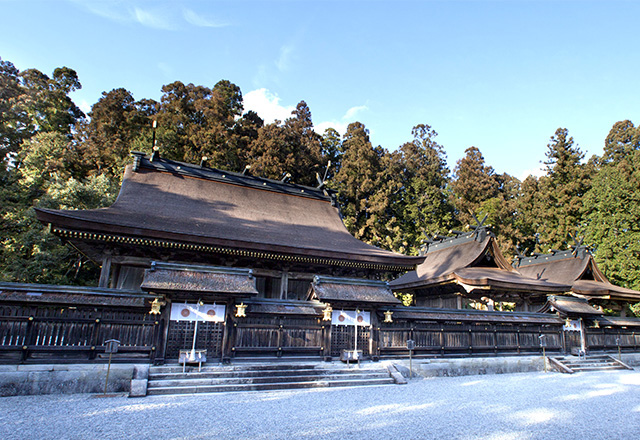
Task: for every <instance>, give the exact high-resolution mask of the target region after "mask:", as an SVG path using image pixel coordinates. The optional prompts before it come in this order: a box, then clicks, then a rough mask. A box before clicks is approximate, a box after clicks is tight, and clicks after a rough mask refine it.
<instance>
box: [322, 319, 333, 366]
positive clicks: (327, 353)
mask: <svg viewBox="0 0 640 440" xmlns="http://www.w3.org/2000/svg"><path fill="white" fill-rule="evenodd" d="M322 327H323V330H324V335H323V344H324V360H325V361H330V360H331V344H332V342H331V333H332V330H333V325H332V324H331V321H323V324H322Z"/></svg>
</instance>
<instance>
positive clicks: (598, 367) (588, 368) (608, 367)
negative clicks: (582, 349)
mask: <svg viewBox="0 0 640 440" xmlns="http://www.w3.org/2000/svg"><path fill="white" fill-rule="evenodd" d="M569 368H571V369H572V370H573V371H575V372H579V371H605V370H624V369H625V368H624V367H623V366H621V365H594V366H579V367H569Z"/></svg>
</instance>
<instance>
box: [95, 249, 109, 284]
mask: <svg viewBox="0 0 640 440" xmlns="http://www.w3.org/2000/svg"><path fill="white" fill-rule="evenodd" d="M110 275H111V256H110V255H109V256H106V257H104V258H103V259H102V268H101V269H100V281H99V282H98V287H109V276H110Z"/></svg>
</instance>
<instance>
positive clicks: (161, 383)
mask: <svg viewBox="0 0 640 440" xmlns="http://www.w3.org/2000/svg"><path fill="white" fill-rule="evenodd" d="M388 378H389V373H388V372H382V371H381V372H375V373H368V374H359V373H352V374H329V375H323V376H321V377H319V376H267V377H244V376H243V377H235V378H187V379H163V380H152V381H149V385H148V387H149V389H153V388H164V387H181V386H204V385H238V384H258V383H264V384H269V383H295V382H313V381H318V380H322V381H327V380H328V381H351V380H371V379H388Z"/></svg>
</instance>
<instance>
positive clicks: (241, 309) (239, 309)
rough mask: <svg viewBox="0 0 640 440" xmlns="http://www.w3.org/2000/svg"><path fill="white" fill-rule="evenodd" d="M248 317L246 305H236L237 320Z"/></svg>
mask: <svg viewBox="0 0 640 440" xmlns="http://www.w3.org/2000/svg"><path fill="white" fill-rule="evenodd" d="M246 317H247V305H246V304H245V303H240V304H236V318H246Z"/></svg>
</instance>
